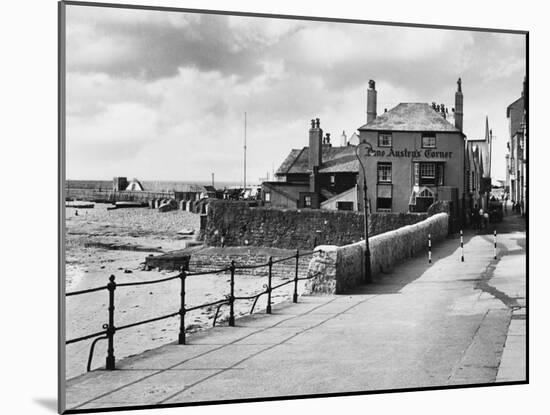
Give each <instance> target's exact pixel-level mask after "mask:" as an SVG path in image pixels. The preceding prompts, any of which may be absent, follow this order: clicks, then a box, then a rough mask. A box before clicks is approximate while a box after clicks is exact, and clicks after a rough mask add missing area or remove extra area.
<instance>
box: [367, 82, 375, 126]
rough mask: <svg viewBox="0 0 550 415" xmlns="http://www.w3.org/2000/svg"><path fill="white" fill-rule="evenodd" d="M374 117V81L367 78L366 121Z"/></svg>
mask: <svg viewBox="0 0 550 415" xmlns="http://www.w3.org/2000/svg"><path fill="white" fill-rule="evenodd" d="M375 118H376V89H375V83H374V81H373V80H372V79H371V80H369V89H368V90H367V123H369V122H371V121H372V120H374V119H375Z"/></svg>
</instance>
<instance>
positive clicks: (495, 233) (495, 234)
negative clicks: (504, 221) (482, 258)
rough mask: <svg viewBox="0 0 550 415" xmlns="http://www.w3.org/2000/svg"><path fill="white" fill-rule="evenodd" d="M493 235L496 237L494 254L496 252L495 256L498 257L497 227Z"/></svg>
mask: <svg viewBox="0 0 550 415" xmlns="http://www.w3.org/2000/svg"><path fill="white" fill-rule="evenodd" d="M493 235H494V236H493V239H494V242H495V244H494V248H493V250H494V254H495V255H494V258H495V259H497V231H496V229H495V232H494V234H493Z"/></svg>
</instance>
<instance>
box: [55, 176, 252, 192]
mask: <svg viewBox="0 0 550 415" xmlns="http://www.w3.org/2000/svg"><path fill="white" fill-rule="evenodd" d="M131 180H132V179H130V178H128V182H130V181H131ZM139 182H140V183H141V185H142V186H143V190H145V191H148V192H174V191H175V192H185V191H188V189H189V188H190V187H192V186H211V185H212V182H211V181H209V182H208V181H196V182H191V181H168V180H166V181H164V180H139ZM65 184H66V187H67V188H72V189H103V190H107V189H112V188H113V180H69V179H68V180H66V181H65ZM242 185H243V183H242V182H240V183H238V182H228V181H216V182H214V187H215V188H216V189H224V188H231V187H242ZM249 186H256V184H253V183H247V187H249Z"/></svg>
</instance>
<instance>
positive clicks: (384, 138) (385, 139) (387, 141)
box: [378, 133, 393, 147]
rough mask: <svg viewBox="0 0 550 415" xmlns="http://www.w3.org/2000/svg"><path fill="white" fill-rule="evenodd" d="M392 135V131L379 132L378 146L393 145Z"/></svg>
mask: <svg viewBox="0 0 550 415" xmlns="http://www.w3.org/2000/svg"><path fill="white" fill-rule="evenodd" d="M392 146H393V143H392V135H391V133H379V134H378V147H392Z"/></svg>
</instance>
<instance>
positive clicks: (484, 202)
mask: <svg viewBox="0 0 550 415" xmlns="http://www.w3.org/2000/svg"><path fill="white" fill-rule="evenodd" d="M492 145H493V132H492V130H491V129H490V128H489V119H488V118H487V117H486V118H485V138H482V139H471V138H470V139H468V140H467V141H466V157H465V166H464V171H465V177H466V179H465V199H466V203H465V205H466V209H467V211H471V210H472V209H474V208H475V207H476V206H477V208H482V209H484V210H487V207H488V204H489V198H490V196H491V190H492V187H491V149H492ZM468 213H469V212H467V217H469V215H468Z"/></svg>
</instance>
